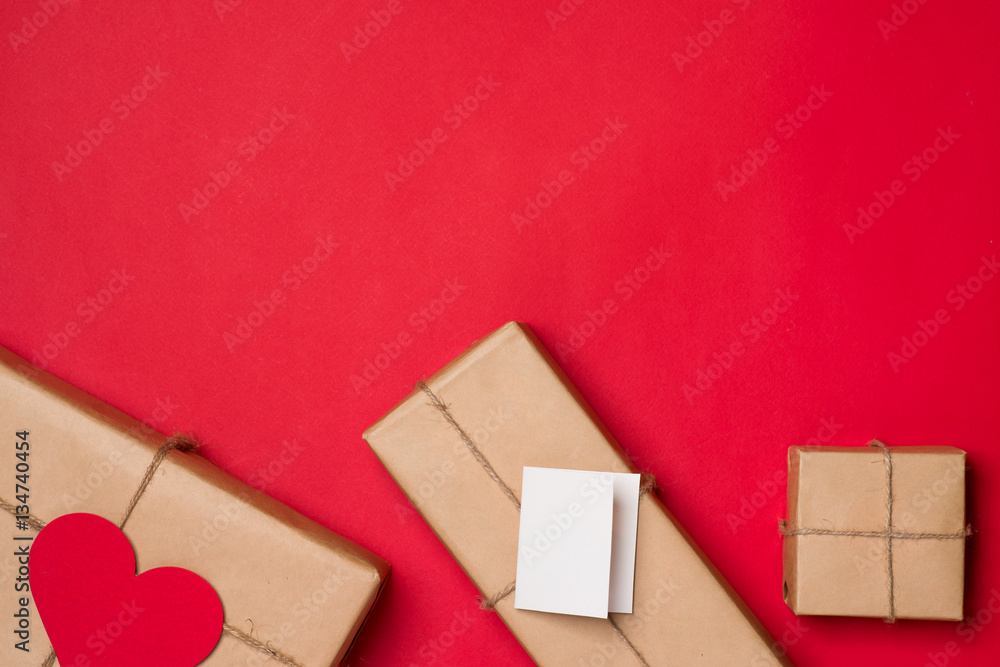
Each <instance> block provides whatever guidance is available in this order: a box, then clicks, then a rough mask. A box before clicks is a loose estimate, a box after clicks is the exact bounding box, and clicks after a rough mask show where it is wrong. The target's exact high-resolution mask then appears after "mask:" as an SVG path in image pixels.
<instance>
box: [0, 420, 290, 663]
mask: <svg viewBox="0 0 1000 667" xmlns="http://www.w3.org/2000/svg"><path fill="white" fill-rule="evenodd" d="M198 447H199V444H198V442H197V441H196V440H195V439H194V438H191V437H189V436H186V435H175V436H173V437H170V438H167V439H166V440H165V441H164V443H163V444H162V445H161V446H160V448H159V449H158V450H157V451H156V454H155V455H154V456H153V460H152V461H150V463H149V466H148V467H147V468H146V474H145V475H143V477H142V481H141V482H140V483H139V488H137V489H136V490H135V493H133V494H132V498H131V500H129V503H128V507H126V508H125V513H124V515H122V518H121V521H119V522H118V529H119V530H123V529H124V528H125V523H126V522H127V521H128V519H129V517H130V516H132V511H133V510H134V509H135V506H136V505H137V504H138V503H139V499H140V498H142V494H143V493H145V492H146V489H147V488H148V487H149V485H150V483H151V482H152V481H153V475H154V474H155V473H156V470H157V469H158V468H159V467H160V464H161V463H163V460H164V459H165V458H167V454H169V453H170V452H172V451H174V450H176V451H179V452H194V451H196V450H197V449H198ZM0 509H3V510H4V511H6V512H7V513H8V514H11V515H13V516H16V517H18V518H19V519H21V520H23V521H24V522H25V523H27V524H28V525H29V526H30V527H31V528H33V529H34V530H37V531H41V530H42V528H45V522H44V521H42V520H41V519H39V518H37V517H35V516H32V515H28V516H27V517H26V518H24V517H22V515H19V514H18V513H17V507H16V506H15V505H12V504H11V503H9V502H7V501H6V500H5V499H3V498H0ZM222 631H223V632H224V633H226V634H227V635H229V636H230V637H233V638H234V639H236V640H237V641H240V642H242V643H244V644H246V645H247V646H249V647H250V648H253V649H256V650H257V651H260V652H261V653H266V654H267V655H268V656H270V657H271V658H274V659H275V660H277V661H278V662H280V663H281V664H283V665H288V666H289V667H301V665H300V664H299V663H298V662H296V661H295V660H294V659H293V658H291V657H290V656H288V655H285V654H284V653H282V652H281V651H279V650H277V649H273V648H271V647H270V646H268V645H267V644H266V643H265V642H262V641H260V640H259V639H254V638H253V637H251V636H250V635H248V634H247V633H245V632H243V631H242V630H240V629H239V628H237V627H234V626H232V625H229V623H223V624H222ZM55 661H56V653H55V651H50V652H49V655H48V657H47V658H45V662H43V663H42V667H52V665H53V664H55Z"/></svg>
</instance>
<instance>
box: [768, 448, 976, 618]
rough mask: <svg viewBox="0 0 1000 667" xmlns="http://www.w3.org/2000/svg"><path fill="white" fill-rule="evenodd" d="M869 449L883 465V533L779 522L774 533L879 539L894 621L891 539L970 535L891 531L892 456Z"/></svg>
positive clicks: (963, 535) (966, 530)
mask: <svg viewBox="0 0 1000 667" xmlns="http://www.w3.org/2000/svg"><path fill="white" fill-rule="evenodd" d="M868 444H869V445H870V446H872V447H874V448H876V449H878V450H879V451H880V452H882V461H883V463H884V465H885V482H886V491H885V530H882V531H867V530H823V529H819V528H792V527H790V526H789V525H788V522H787V521H785V520H781V521H779V522H778V532H780V533H781V534H782V535H784V536H785V537H794V536H798V535H844V536H848V537H880V538H882V539H884V540H885V554H886V566H885V567H886V581H887V588H888V595H889V614H888V615H887V616H886V618H885V622H886V623H895V622H896V577H895V573H894V572H893V564H892V543H893V540H963V539H965V538H966V537H968V536H969V535H971V534H972V526H966V527H965V528H963V529H962V530H960V531H958V532H956V533H905V532H896V531H894V530H893V529H892V507H893V484H892V476H893V469H892V453H891V452H890V451H889V448H888V447H886V446H885V444H883V443H882V442H880V441H879V440H872V441H871V442H870V443H868Z"/></svg>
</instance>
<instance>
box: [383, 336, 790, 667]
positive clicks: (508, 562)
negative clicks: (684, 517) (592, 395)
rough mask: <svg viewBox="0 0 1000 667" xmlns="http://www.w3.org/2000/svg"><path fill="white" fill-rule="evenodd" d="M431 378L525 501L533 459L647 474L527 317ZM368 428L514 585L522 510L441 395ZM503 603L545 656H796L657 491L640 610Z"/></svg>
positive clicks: (495, 579) (585, 661)
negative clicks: (594, 611)
mask: <svg viewBox="0 0 1000 667" xmlns="http://www.w3.org/2000/svg"><path fill="white" fill-rule="evenodd" d="M426 385H427V387H428V388H429V390H430V391H431V392H432V393H433V394H434V395H435V396H436V397H438V398H439V399H440V400H441V401H443V402H444V403H445V404H446V405H447V409H448V410H449V412H450V414H451V415H452V417H453V418H454V419H455V421H456V422H457V423H458V424H459V425H461V427H462V428H463V430H464V431H465V432H466V433H467V434H468V435H469V437H470V438H471V439H473V440H474V441H475V444H476V446H477V447H478V449H479V450H480V451H481V453H482V454H483V456H484V457H485V459H487V460H488V462H489V464H490V465H491V466H492V468H493V469H494V470H495V472H496V474H497V475H498V476H499V477H500V478H501V479H502V480H503V481H504V482H505V483H506V484H507V485H508V486H509V487H510V488H511V490H512V491H513V492H514V494H515V495H516V496H517V497H518V498H519V497H520V485H521V474H522V469H523V467H524V466H541V467H551V468H575V469H580V470H600V471H611V472H635V470H634V468H633V466H632V464H631V463H630V462H629V461H628V460H627V458H626V457H625V455H624V454H623V453H622V451H621V449H620V448H619V447H618V445H617V444H616V443H615V441H614V439H613V438H612V437H611V436H610V434H608V432H607V430H606V429H605V428H604V426H603V425H602V424H601V423H600V421H599V420H598V419H597V418H596V416H594V415H593V413H592V412H591V411H590V409H589V407H588V406H587V405H586V403H585V402H584V401H583V399H582V398H581V397H580V396H579V395H578V394H577V392H576V390H575V389H574V388H573V387H572V385H571V384H570V383H569V381H568V379H567V378H566V377H565V376H564V375H563V374H562V372H561V371H560V370H559V369H558V367H557V366H556V365H555V363H554V362H553V360H552V359H551V357H550V356H549V355H548V354H547V353H546V352H545V351H544V349H543V348H542V347H541V345H540V344H539V343H538V341H537V340H536V339H535V338H534V336H533V335H532V334H531V332H530V331H529V330H528V329H527V328H526V327H523V326H521V325H518V324H516V323H510V324H507V325H506V326H504V327H503V328H501V329H499V330H498V331H496V332H494V333H493V334H492V335H490V336H489V337H487V338H486V339H484V340H482V341H481V342H479V343H478V344H476V345H474V346H473V347H471V348H470V349H469V350H467V351H466V352H465V353H464V354H463V355H462V356H460V357H459V358H458V359H456V360H454V361H453V362H452V363H450V364H449V365H448V366H446V367H445V368H444V369H443V370H441V371H440V372H439V373H437V374H436V375H435V376H434V377H433V378H431V379H430V380H428V381H427V383H426ZM365 439H366V440H367V441H368V443H369V445H371V447H372V449H373V450H374V451H375V453H376V455H377V456H378V457H379V458H380V459H381V461H382V463H383V464H384V465H385V467H386V468H387V469H388V471H389V472H390V473H391V474H392V476H393V478H395V480H396V482H397V483H398V484H399V485H400V487H402V489H403V491H404V492H405V493H406V494H407V496H408V497H409V498H410V500H411V501H412V503H413V504H414V505H415V506H416V508H417V509H418V510H419V511H420V513H421V514H422V515H423V516H424V518H425V519H426V520H427V522H428V523H429V524H430V526H431V527H432V528H433V529H434V531H435V532H436V533H437V535H438V537H440V538H441V540H442V542H444V544H445V546H446V547H447V548H448V550H449V551H451V553H452V554H453V555H454V556H455V558H456V559H457V560H458V562H459V564H460V565H461V566H462V568H463V569H464V570H465V572H466V574H468V576H469V577H470V578H471V579H472V581H473V582H474V583H475V584H476V586H477V587H478V588H479V590H480V591H482V593H483V595H484V596H485V597H487V598H489V597H492V596H494V595H496V594H497V593H499V592H501V591H503V590H504V589H505V588H507V587H508V586H509V585H510V584H511V582H513V581H514V574H515V569H516V564H517V537H518V523H519V515H518V510H517V507H516V506H515V504H514V503H513V502H512V501H511V499H509V498H508V497H507V495H505V493H504V491H503V489H502V488H501V486H500V485H499V484H497V483H496V482H495V481H494V480H493V479H491V477H490V475H489V474H488V472H486V470H485V469H484V467H483V465H481V463H480V462H479V461H477V460H476V458H475V457H474V456H473V454H472V453H471V451H470V449H469V447H468V446H467V445H466V444H465V443H464V442H463V440H462V438H461V436H460V435H459V434H458V432H457V430H456V429H455V428H454V426H453V425H452V424H449V423H448V421H447V420H446V418H445V416H444V415H443V414H442V412H441V410H440V409H438V408H436V407H435V406H434V405H433V404H432V400H431V398H430V396H429V395H428V394H427V393H426V392H425V391H423V390H421V389H418V390H416V391H415V392H414V393H413V394H411V395H410V396H409V397H408V398H407V399H406V400H404V401H403V402H402V403H400V404H399V405H398V406H397V407H396V408H394V409H393V410H392V412H390V413H389V414H388V415H386V416H385V417H384V418H383V419H382V420H381V421H380V422H379V423H377V424H376V425H374V426H373V427H371V428H370V429H368V431H367V432H366V433H365ZM496 611H497V612H498V613H499V614H500V616H501V618H502V619H503V621H504V622H505V623H506V624H507V626H508V627H509V628H510V629H511V631H512V632H513V633H514V634H515V635H516V636H517V638H518V640H519V641H520V642H521V644H522V645H523V646H524V647H525V649H526V650H527V651H528V653H529V654H530V655H531V657H532V658H533V659H534V660H535V662H537V663H538V664H539V665H542V667H552V666H556V665H567V666H572V667H578V666H589V665H607V666H609V667H610V666H615V667H637V666H640V665H643V664H646V665H650V666H654V667H655V666H658V665H680V666H684V665H720V666H721V665H725V666H726V667H733V666H741V665H746V666H748V667H757V666H763V665H778V664H787V663H783V662H782V661H781V660H779V658H777V657H775V655H774V654H773V653H772V651H771V650H770V648H769V645H770V644H771V640H770V639H769V638H768V637H767V635H766V633H765V632H764V630H763V629H762V628H761V627H760V625H759V623H758V622H757V621H756V620H755V619H754V617H753V615H752V614H751V613H750V612H749V610H748V609H747V608H746V607H745V606H744V605H743V603H742V602H741V601H740V600H739V598H738V597H737V596H736V595H735V594H734V592H733V591H732V590H731V589H730V588H729V586H728V585H727V584H726V583H725V581H724V580H723V579H722V578H721V577H720V576H719V574H718V572H716V571H715V570H714V568H713V567H712V566H711V565H710V564H709V563H708V562H707V561H706V560H705V559H704V556H703V554H702V553H701V552H700V551H699V550H698V548H697V546H695V545H694V544H693V543H692V542H691V541H690V540H689V538H688V536H687V535H686V533H685V532H684V531H683V529H682V528H681V527H680V526H678V525H677V523H676V522H675V520H674V519H673V517H671V516H670V514H669V513H668V512H667V511H666V509H665V508H664V507H663V505H662V504H661V503H660V501H659V499H658V498H657V497H656V495H655V494H652V493H649V494H645V495H644V496H643V497H642V499H641V500H640V508H639V527H638V544H637V555H636V569H635V597H634V612H633V613H632V614H612V615H611V621H613V622H609V621H608V620H605V619H594V618H586V617H579V616H566V615H560V614H547V613H541V612H534V611H523V610H516V609H514V596H513V595H507V596H506V597H504V598H503V599H501V600H500V601H499V603H498V604H497V605H496ZM483 613H487V612H483ZM616 628H617V629H618V630H620V631H621V633H622V635H623V636H624V639H623V637H620V636H619V635H618V633H617V632H616ZM625 640H627V642H628V643H626V641H625ZM629 644H630V645H631V648H630V646H629ZM632 648H634V649H635V652H634V653H633V651H632Z"/></svg>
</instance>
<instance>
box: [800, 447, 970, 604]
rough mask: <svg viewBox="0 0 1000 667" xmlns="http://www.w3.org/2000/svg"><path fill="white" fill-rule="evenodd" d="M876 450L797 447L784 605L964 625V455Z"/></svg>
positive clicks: (930, 450)
mask: <svg viewBox="0 0 1000 667" xmlns="http://www.w3.org/2000/svg"><path fill="white" fill-rule="evenodd" d="M872 444H873V445H874V446H873V447H792V448H790V449H789V451H788V523H787V524H785V525H783V526H782V532H784V533H785V535H786V536H785V542H784V567H785V586H784V594H785V601H786V602H787V603H788V606H789V607H790V608H791V609H792V611H794V612H795V613H796V614H816V615H828V616H829V615H833V616H872V617H883V618H885V619H887V620H890V621H891V620H895V619H896V618H923V619H942V620H955V621H959V620H961V619H962V596H963V590H964V583H965V537H966V536H967V535H968V529H967V528H966V525H965V452H963V451H962V450H960V449H956V448H954V447H885V446H884V445H882V444H881V443H878V442H873V443H872ZM890 471H891V473H890ZM890 488H891V490H892V494H891V498H892V502H891V524H890V525H891V531H889V530H887V521H888V520H889V518H888V517H889V511H890V510H889V507H890V505H889V498H890V496H889V493H888V492H889V489H890ZM859 533H860V534H859ZM890 562H891V565H892V567H891V569H890V567H889V564H890Z"/></svg>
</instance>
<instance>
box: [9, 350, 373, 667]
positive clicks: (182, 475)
mask: <svg viewBox="0 0 1000 667" xmlns="http://www.w3.org/2000/svg"><path fill="white" fill-rule="evenodd" d="M0 429H2V432H3V433H4V435H5V437H6V439H7V440H8V441H9V442H10V445H9V446H8V447H7V448H6V450H5V451H2V452H0V504H2V508H3V509H5V510H7V511H0V526H2V529H0V530H2V532H0V537H2V538H3V539H6V540H7V541H8V545H12V544H15V542H13V541H11V540H12V539H13V538H14V537H25V536H31V535H34V534H35V533H36V532H37V528H38V526H39V525H40V524H41V523H44V522H48V521H51V520H52V519H54V518H56V517H58V516H61V515H63V514H67V513H70V512H87V513H91V514H96V515H99V516H102V517H104V518H106V519H108V520H110V521H112V522H114V523H116V524H118V523H119V522H120V521H121V520H122V519H123V517H124V516H125V513H126V511H127V509H128V507H129V505H130V503H131V501H132V499H133V497H137V499H138V501H137V502H136V503H135V505H134V509H132V510H131V513H130V514H129V515H128V518H127V522H126V523H125V525H124V528H123V530H124V532H125V534H126V536H127V537H128V538H129V540H130V541H131V543H132V546H133V547H134V548H135V553H136V560H137V567H138V569H139V571H140V572H142V571H145V570H149V569H152V568H156V567H161V566H176V567H182V568H186V569H189V570H192V571H194V572H195V573H197V574H199V575H200V576H202V577H203V578H205V579H206V580H207V581H208V582H209V583H210V584H211V585H212V586H213V587H214V588H215V590H216V592H217V593H218V594H219V598H220V599H221V601H222V604H223V608H224V610H225V622H226V625H225V626H224V630H223V633H222V638H221V639H220V641H219V644H218V645H217V646H216V648H215V650H214V652H213V653H212V654H211V655H210V656H209V657H208V659H207V660H205V661H204V662H203V663H202V664H203V665H206V666H208V667H229V666H231V665H264V664H268V665H299V666H301V667H329V666H330V665H336V664H338V663H339V662H340V661H341V660H342V659H343V657H344V655H345V654H346V653H347V650H348V649H349V648H350V645H351V642H352V641H353V639H354V637H355V635H356V634H357V632H358V630H359V629H360V627H361V624H362V622H363V621H364V619H365V618H366V616H367V614H368V612H369V610H370V609H371V607H372V605H373V604H374V602H375V599H376V597H377V595H378V593H379V590H380V588H381V585H382V582H383V581H384V580H385V578H386V576H387V575H388V573H389V565H388V564H387V563H386V562H385V561H384V560H382V559H381V558H379V557H378V556H375V555H373V554H371V553H369V552H368V551H366V550H365V549H363V548H361V547H359V546H357V545H355V544H353V543H351V542H349V541H348V540H346V539H344V538H342V537H340V536H338V535H336V534H334V533H333V532H331V531H330V530H328V529H326V528H324V527H322V526H320V525H319V524H317V523H315V522H313V521H311V520H309V519H307V518H305V517H303V516H302V515H300V514H298V513H297V512H295V511H293V510H291V509H290V508H288V507H287V506H285V505H283V504H282V503H280V502H278V501H276V500H274V499H273V498H270V497H268V496H266V495H265V494H263V493H261V492H260V491H258V490H257V489H255V488H253V487H251V486H249V485H247V484H244V483H243V482H240V481H239V480H237V479H235V478H233V477H231V476H230V475H228V474H226V473H225V472H223V471H222V470H220V469H219V468H217V467H215V466H214V465H212V464H211V463H209V462H208V461H206V460H205V459H203V458H202V457H200V456H198V455H197V454H194V453H190V452H184V451H181V450H180V449H175V450H172V451H169V453H166V454H165V456H163V457H162V460H161V461H159V464H158V465H155V463H154V462H155V461H158V460H159V459H160V457H159V456H158V453H159V452H160V451H161V447H162V446H163V445H164V443H165V442H168V440H167V439H166V438H165V436H163V435H161V434H159V433H156V432H155V431H153V430H152V429H151V428H149V427H147V426H145V425H143V424H142V423H140V422H139V421H137V420H135V419H133V418H131V417H128V416H127V415H125V414H123V413H122V412H120V411H118V410H116V409H114V408H112V407H111V406H109V405H107V404H105V403H103V402H101V401H100V400H98V399H96V398H94V397H92V396H89V395H87V394H86V393H84V392H82V391H80V390H79V389H76V388H74V387H72V386H70V385H69V384H67V383H65V382H63V381H61V380H59V379H57V378H55V377H53V376H52V375H50V374H48V373H45V372H43V371H40V370H38V369H37V368H35V367H34V366H31V365H30V364H28V363H27V362H26V361H24V360H23V359H21V358H20V357H18V356H17V355H15V354H14V353H12V352H10V351H8V350H5V349H3V348H0ZM17 433H21V434H22V435H24V436H25V439H26V441H27V442H28V443H29V445H30V447H29V448H28V449H27V455H26V456H22V457H21V458H17V457H16V456H15V454H16V453H17V452H16V451H15V447H14V443H15V442H21V441H22V440H21V439H20V438H19V437H18V436H17V435H16V434H17ZM169 442H171V444H173V441H169ZM164 451H166V450H164ZM147 471H152V477H151V479H150V480H149V483H148V485H145V486H144V488H143V490H142V491H141V492H139V493H138V495H137V491H139V489H140V487H141V486H143V484H142V481H143V478H144V477H146V475H147ZM22 474H23V475H25V476H24V477H21V478H18V477H17V476H18V475H22ZM17 479H21V480H23V481H26V482H27V484H25V485H22V488H17V487H15V481H16V480H17ZM23 486H27V487H28V489H29V491H28V492H27V494H24V489H23ZM17 496H20V497H19V498H18V497H17ZM22 501H27V502H22ZM17 505H27V506H28V508H29V510H30V516H31V517H32V518H33V519H32V521H31V522H30V523H34V524H35V526H34V527H31V526H26V525H25V523H27V522H25V523H22V522H21V521H19V520H18V519H16V518H15V515H14V513H15V512H17V511H18V507H17ZM20 509H21V510H22V511H23V509H24V508H23V507H22V508H20ZM22 521H23V520H22ZM23 543H24V542H23V541H22V542H18V544H23ZM0 553H2V555H0V581H2V582H3V583H2V585H0V609H4V610H13V609H15V608H18V604H19V598H21V597H23V596H28V597H29V598H30V592H28V593H26V592H23V591H21V592H19V591H18V590H17V589H16V588H15V583H17V580H18V577H19V576H20V574H19V567H20V564H19V563H18V560H17V557H16V556H15V555H14V554H15V550H14V548H13V547H11V548H4V549H2V550H0ZM28 609H29V620H30V624H29V628H30V631H29V643H28V644H27V648H29V649H30V652H24V651H22V650H20V649H18V648H15V641H14V635H13V634H12V627H11V623H12V618H11V617H10V616H9V615H8V617H7V619H6V621H5V623H6V624H7V626H8V627H7V628H6V629H5V630H4V632H3V634H4V636H6V637H8V638H9V639H10V640H9V641H4V642H3V643H2V644H0V664H2V665H4V666H5V667H6V666H20V665H24V666H26V667H41V665H43V664H52V663H51V662H48V663H47V662H46V660H47V659H48V656H49V653H50V651H51V644H50V643H49V641H48V639H47V637H46V634H45V630H44V628H43V627H42V624H41V623H40V622H39V619H38V612H37V610H36V608H35V607H34V605H33V603H32V604H30V605H29V607H28ZM178 641H183V638H178ZM56 664H58V663H56ZM64 667H68V666H64Z"/></svg>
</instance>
